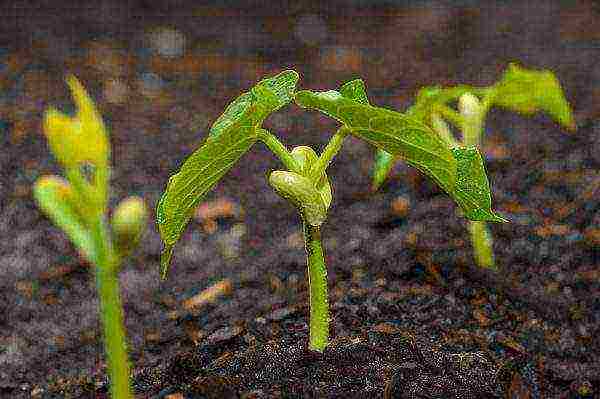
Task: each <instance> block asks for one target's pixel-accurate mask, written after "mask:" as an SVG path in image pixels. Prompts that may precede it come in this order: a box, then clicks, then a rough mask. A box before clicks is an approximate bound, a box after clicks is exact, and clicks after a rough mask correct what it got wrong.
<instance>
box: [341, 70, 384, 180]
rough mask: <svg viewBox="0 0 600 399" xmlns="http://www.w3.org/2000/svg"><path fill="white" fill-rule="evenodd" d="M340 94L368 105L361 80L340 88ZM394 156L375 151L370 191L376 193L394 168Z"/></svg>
mask: <svg viewBox="0 0 600 399" xmlns="http://www.w3.org/2000/svg"><path fill="white" fill-rule="evenodd" d="M340 94H341V95H342V96H344V97H346V98H349V99H351V100H354V101H356V102H359V103H361V104H367V105H370V103H369V98H368V96H367V89H366V87H365V82H363V81H362V79H355V80H351V81H350V82H347V83H345V84H344V85H342V86H341V87H340ZM394 162H395V160H394V156H393V155H392V154H390V153H388V152H385V151H384V150H382V149H377V153H376V155H375V162H374V164H373V183H372V185H371V189H372V190H373V191H377V190H378V189H379V187H380V186H381V185H382V184H383V182H384V181H385V179H386V178H387V176H388V174H389V173H390V171H391V170H392V167H393V166H394Z"/></svg>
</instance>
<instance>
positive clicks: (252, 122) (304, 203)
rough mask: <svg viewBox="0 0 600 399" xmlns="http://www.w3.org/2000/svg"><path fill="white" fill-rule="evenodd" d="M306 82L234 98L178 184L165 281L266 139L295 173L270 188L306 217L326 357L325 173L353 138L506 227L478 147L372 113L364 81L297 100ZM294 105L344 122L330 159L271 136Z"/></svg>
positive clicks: (161, 217)
mask: <svg viewBox="0 0 600 399" xmlns="http://www.w3.org/2000/svg"><path fill="white" fill-rule="evenodd" d="M298 78H299V77H298V74H297V73H296V72H294V71H284V72H282V73H280V74H278V75H276V76H275V77H271V78H268V79H265V80H262V81H260V82H259V83H258V84H257V85H255V86H254V87H253V88H252V89H251V90H250V91H249V92H247V93H244V94H242V95H241V96H239V97H238V98H237V99H236V100H234V101H233V102H232V103H231V104H230V105H229V106H228V107H227V108H226V110H225V112H224V113H223V114H222V115H221V116H220V117H219V118H218V119H217V121H216V122H215V123H214V124H213V126H212V128H211V129H210V132H209V134H208V138H207V140H206V141H205V142H204V143H203V145H202V146H201V147H200V148H199V149H198V150H196V151H195V152H194V153H193V154H192V155H191V156H190V157H189V158H188V159H187V160H186V161H185V162H184V163H183V165H182V166H181V169H180V170H179V172H178V173H176V174H175V175H173V176H171V177H170V179H169V182H168V184H167V188H166V190H165V192H164V193H163V195H162V197H161V199H160V201H159V203H158V206H157V215H156V218H157V223H158V227H159V230H160V234H161V237H162V240H163V242H164V249H163V253H162V256H161V275H162V276H163V278H165V277H166V274H167V270H168V266H169V263H170V261H171V257H172V253H173V247H174V245H175V244H176V242H177V241H178V240H179V238H180V237H181V235H182V233H183V231H184V229H185V227H186V225H187V224H188V222H189V220H190V218H191V216H192V214H193V211H194V209H195V208H196V207H197V206H198V204H199V203H200V201H202V199H203V198H204V197H205V196H206V194H207V193H208V192H209V191H210V190H211V189H212V188H213V187H214V186H215V185H216V184H217V182H218V181H219V180H220V179H221V178H222V177H223V176H224V175H225V174H226V173H227V172H228V171H229V170H230V169H231V168H232V167H233V166H234V165H235V163H236V162H238V161H239V160H240V158H241V157H242V156H243V155H244V153H246V152H247V151H249V150H250V148H251V147H252V146H253V145H254V144H255V143H256V142H257V141H261V142H262V143H264V144H265V145H266V146H267V147H268V148H269V149H270V150H271V151H272V152H273V154H274V155H275V156H276V157H277V158H279V160H280V161H281V162H282V163H283V165H284V166H285V167H286V168H287V170H278V171H274V172H272V173H271V174H270V175H269V184H270V185H271V186H272V187H273V188H274V189H275V191H276V192H277V193H278V194H279V195H280V196H282V197H283V198H285V199H287V200H288V201H289V202H290V203H291V204H293V205H294V206H295V207H296V208H297V209H298V212H299V214H300V218H301V221H302V225H303V230H304V240H305V249H306V253H307V266H308V284H309V293H310V334H309V349H311V350H314V351H318V352H322V351H323V350H324V349H325V347H326V346H327V343H328V340H329V306H328V294H327V269H326V265H325V261H324V256H323V246H322V243H321V230H320V229H321V226H322V225H323V223H324V222H325V221H326V219H327V211H328V209H329V207H330V206H331V202H332V191H331V185H330V183H329V179H328V177H327V175H326V174H325V170H326V169H327V167H328V166H329V164H330V163H331V161H332V160H333V158H334V156H335V155H336V154H337V153H338V152H339V150H340V148H341V146H342V144H343V142H344V139H345V138H346V137H347V136H348V135H350V134H351V135H354V136H356V137H358V138H360V139H363V140H365V141H367V142H369V143H370V144H372V145H374V146H376V147H378V148H380V149H382V150H385V151H387V152H388V153H390V154H393V156H395V157H402V158H403V159H404V160H405V161H406V162H408V163H409V164H411V165H412V166H414V167H416V168H418V169H419V170H420V171H422V172H423V173H425V174H426V175H428V176H429V177H430V178H432V179H433V180H434V181H435V182H436V183H437V184H439V185H440V186H441V187H442V188H443V189H444V190H445V191H446V192H447V193H448V194H449V195H450V196H451V197H452V198H453V199H454V200H455V201H456V203H457V204H458V205H459V206H460V207H461V209H462V211H463V214H464V215H465V216H466V217H467V218H469V219H470V220H482V221H483V220H486V221H495V222H501V221H505V220H504V219H503V218H501V217H500V216H498V215H496V214H495V213H494V212H493V211H492V210H491V197H490V189H489V184H488V180H487V176H486V174H485V168H484V165H483V160H482V158H481V155H480V153H479V151H478V150H477V148H475V147H456V148H451V147H450V146H449V145H448V144H447V143H446V142H445V141H444V140H443V139H441V138H440V137H439V136H438V135H437V134H436V133H435V132H434V131H433V130H432V129H431V128H430V127H429V126H428V125H427V124H425V123H423V122H422V121H420V120H418V119H417V118H414V117H410V116H407V115H405V114H401V113H399V112H395V111H391V110H387V109H384V108H378V107H374V106H371V105H370V104H369V102H368V99H367V95H366V91H365V86H364V83H363V82H362V80H353V81H350V82H348V83H346V84H344V85H343V86H342V87H341V88H340V89H339V91H335V90H331V91H326V92H313V91H308V90H302V91H297V92H296V85H297V82H298ZM293 100H295V102H296V103H297V104H298V105H299V106H301V107H303V108H309V109H314V110H318V111H321V112H323V113H324V114H326V115H328V116H330V117H332V118H334V119H336V120H337V121H339V122H340V123H341V124H342V126H341V127H340V128H339V130H338V131H337V132H336V133H335V134H334V135H333V136H332V138H331V139H330V141H329V143H328V144H327V145H326V146H325V148H324V150H323V152H322V153H321V155H320V156H318V155H317V153H316V152H315V151H314V150H313V149H312V148H310V147H306V146H299V147H296V148H294V149H292V150H291V151H288V150H287V149H286V147H285V146H284V145H283V144H282V143H281V142H280V141H279V139H278V138H277V137H276V136H275V135H274V134H272V133H271V132H269V131H267V130H266V129H263V128H262V123H263V121H264V120H265V118H267V117H268V116H269V114H271V113H272V112H275V111H277V110H279V109H280V108H282V107H284V106H286V105H288V104H289V103H291V102H292V101H293Z"/></svg>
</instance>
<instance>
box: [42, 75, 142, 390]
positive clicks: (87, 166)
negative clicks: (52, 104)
mask: <svg viewBox="0 0 600 399" xmlns="http://www.w3.org/2000/svg"><path fill="white" fill-rule="evenodd" d="M67 84H68V85H69V88H70V89H71V92H72V95H73V98H74V100H75V105H76V106H77V112H76V114H75V115H74V116H72V117H71V116H68V115H65V114H63V113H61V112H59V111H58V110H56V109H54V108H50V109H49V110H47V111H46V113H45V115H44V133H45V135H46V138H47V139H48V143H49V145H50V150H51V151H52V153H53V154H54V156H55V157H56V158H57V160H58V161H59V163H60V164H61V166H62V168H63V169H64V172H65V174H66V177H67V179H64V178H62V177H60V176H43V177H41V178H40V179H38V180H37V181H36V183H35V185H34V189H33V195H34V198H35V200H36V202H37V203H38V206H39V207H40V208H41V209H42V210H43V211H44V212H45V213H46V214H47V215H48V216H49V217H50V219H52V221H53V222H54V223H55V224H56V225H57V226H58V227H60V228H61V229H62V230H63V231H64V232H65V233H66V234H67V236H68V237H69V238H70V239H71V241H72V242H73V244H75V246H76V247H77V248H78V250H79V251H80V252H81V254H82V255H83V256H84V257H85V258H86V259H87V260H88V261H89V262H90V263H92V264H93V265H95V272H96V287H97V290H98V294H99V299H100V313H101V320H102V326H103V329H104V345H105V350H106V355H107V360H108V369H109V376H110V390H111V396H112V397H113V398H119V399H121V398H124V399H127V398H133V396H132V394H131V388H130V382H129V378H130V365H129V359H128V355H127V344H126V337H125V330H124V327H123V309H122V304H121V298H120V294H119V280H118V273H119V270H120V267H121V263H122V260H123V258H124V257H125V256H126V255H128V254H129V253H130V252H131V251H132V250H133V249H134V248H135V247H136V246H137V244H138V242H139V240H140V238H141V235H142V233H143V231H144V229H145V227H146V225H147V220H148V211H147V208H146V205H145V203H144V201H143V200H142V199H141V198H139V197H135V196H132V197H128V198H126V199H125V200H123V201H121V203H120V204H119V205H118V206H117V208H116V209H115V211H114V212H113V215H112V218H111V225H110V228H109V227H108V226H107V223H106V213H107V204H108V194H109V193H108V190H109V186H108V183H109V179H110V165H109V158H110V148H109V141H108V135H107V132H106V129H105V127H104V123H103V122H102V118H101V116H100V114H99V113H98V111H97V110H96V107H95V105H94V102H93V101H92V99H91V98H90V97H89V96H88V94H87V93H86V91H85V89H84V87H83V86H82V85H81V83H80V82H79V81H78V80H77V79H76V78H75V77H73V76H69V77H68V78H67Z"/></svg>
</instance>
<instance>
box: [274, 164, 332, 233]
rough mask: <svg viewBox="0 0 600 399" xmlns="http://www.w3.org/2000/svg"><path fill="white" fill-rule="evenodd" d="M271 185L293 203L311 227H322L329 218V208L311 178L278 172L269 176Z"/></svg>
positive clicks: (287, 172)
mask: <svg viewBox="0 0 600 399" xmlns="http://www.w3.org/2000/svg"><path fill="white" fill-rule="evenodd" d="M269 184H270V185H271V186H272V187H273V188H274V189H275V191H277V193H278V194H279V195H280V196H282V197H283V198H285V199H287V200H288V201H289V202H291V203H292V204H293V205H294V206H295V207H296V208H297V209H298V211H299V212H300V214H301V215H302V220H304V221H305V222H306V223H308V224H310V225H311V226H320V225H321V224H323V222H324V221H325V219H326V218H327V206H326V204H325V201H324V200H323V197H322V196H321V193H320V192H319V191H318V190H317V189H316V188H315V187H314V186H313V184H312V182H311V181H310V179H309V178H307V177H304V176H301V175H299V174H297V173H294V172H289V171H283V170H276V171H274V172H273V173H271V175H270V176H269Z"/></svg>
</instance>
